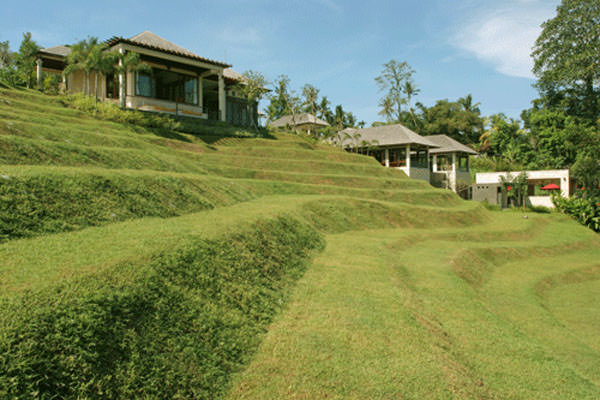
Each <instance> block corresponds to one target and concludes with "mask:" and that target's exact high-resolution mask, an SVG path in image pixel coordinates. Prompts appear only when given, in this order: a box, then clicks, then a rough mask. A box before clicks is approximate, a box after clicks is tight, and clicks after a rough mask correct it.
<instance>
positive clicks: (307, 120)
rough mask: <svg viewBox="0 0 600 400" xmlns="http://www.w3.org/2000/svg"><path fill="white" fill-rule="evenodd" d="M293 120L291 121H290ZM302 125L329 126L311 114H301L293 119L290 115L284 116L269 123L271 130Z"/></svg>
mask: <svg viewBox="0 0 600 400" xmlns="http://www.w3.org/2000/svg"><path fill="white" fill-rule="evenodd" d="M292 119H293V121H292ZM304 124H313V125H318V126H329V123H327V122H326V121H323V120H322V119H319V118H317V117H315V116H314V115H312V114H309V113H302V114H298V115H296V116H295V118H294V117H293V116H292V115H285V116H283V117H281V118H279V119H276V120H275V121H273V122H271V124H270V125H271V126H272V127H273V128H279V127H284V126H287V125H289V126H298V125H304Z"/></svg>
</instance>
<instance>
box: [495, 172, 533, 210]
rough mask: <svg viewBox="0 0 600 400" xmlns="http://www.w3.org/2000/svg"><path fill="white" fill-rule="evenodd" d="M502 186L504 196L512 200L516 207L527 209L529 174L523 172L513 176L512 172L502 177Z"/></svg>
mask: <svg viewBox="0 0 600 400" xmlns="http://www.w3.org/2000/svg"><path fill="white" fill-rule="evenodd" d="M500 183H501V184H502V186H501V189H502V196H503V197H505V198H506V199H507V200H508V201H510V200H512V201H513V203H514V205H516V206H519V207H523V209H525V198H526V197H527V186H528V183H527V173H526V172H521V173H520V174H518V175H516V176H513V175H512V174H511V173H510V172H509V173H507V174H506V176H504V175H501V176H500Z"/></svg>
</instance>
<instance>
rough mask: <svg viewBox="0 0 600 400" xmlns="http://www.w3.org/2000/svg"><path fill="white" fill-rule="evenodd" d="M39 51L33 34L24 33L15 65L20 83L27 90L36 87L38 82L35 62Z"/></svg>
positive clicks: (15, 57)
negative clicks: (32, 36) (32, 37)
mask: <svg viewBox="0 0 600 400" xmlns="http://www.w3.org/2000/svg"><path fill="white" fill-rule="evenodd" d="M39 50H40V48H39V46H38V45H37V43H36V42H35V41H33V40H32V39H31V33H30V32H26V33H24V34H23V40H22V41H21V45H20V46H19V51H18V52H17V53H16V54H15V56H14V63H15V66H16V73H17V76H18V79H19V81H20V82H22V84H24V85H25V86H26V87H27V88H32V87H34V82H35V80H36V64H35V61H36V59H37V53H38V51H39Z"/></svg>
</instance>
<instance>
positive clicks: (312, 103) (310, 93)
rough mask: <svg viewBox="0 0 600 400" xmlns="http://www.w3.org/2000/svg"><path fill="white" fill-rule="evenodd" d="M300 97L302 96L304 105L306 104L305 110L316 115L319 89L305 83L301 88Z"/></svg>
mask: <svg viewBox="0 0 600 400" xmlns="http://www.w3.org/2000/svg"><path fill="white" fill-rule="evenodd" d="M302 97H304V106H306V111H308V112H310V113H311V114H312V115H316V111H317V100H318V99H319V89H317V88H316V87H314V86H313V85H310V84H308V83H307V84H306V85H304V87H303V88H302Z"/></svg>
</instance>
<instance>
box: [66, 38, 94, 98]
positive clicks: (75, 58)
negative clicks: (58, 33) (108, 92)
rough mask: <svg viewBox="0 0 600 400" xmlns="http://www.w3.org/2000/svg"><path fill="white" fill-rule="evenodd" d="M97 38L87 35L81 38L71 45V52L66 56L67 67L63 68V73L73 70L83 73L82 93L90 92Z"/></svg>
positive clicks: (69, 72)
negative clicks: (83, 38) (85, 37)
mask: <svg viewBox="0 0 600 400" xmlns="http://www.w3.org/2000/svg"><path fill="white" fill-rule="evenodd" d="M97 46H98V38H95V37H88V38H87V39H86V40H81V41H79V42H78V43H76V44H74V45H73V46H72V47H71V53H70V54H69V55H68V56H67V67H66V68H65V70H64V74H65V75H70V74H72V73H73V72H75V71H83V72H84V73H85V81H84V83H85V87H84V90H83V91H84V93H85V94H87V95H88V96H89V94H90V72H91V71H92V69H93V67H94V63H95V58H96V54H95V52H96V50H97V49H96V47H97Z"/></svg>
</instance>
